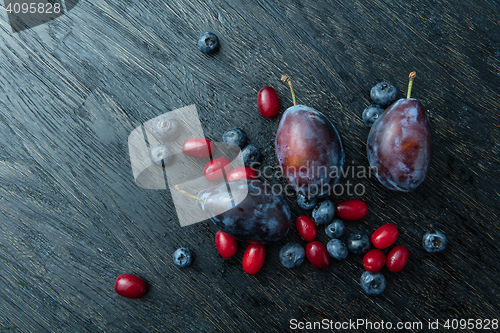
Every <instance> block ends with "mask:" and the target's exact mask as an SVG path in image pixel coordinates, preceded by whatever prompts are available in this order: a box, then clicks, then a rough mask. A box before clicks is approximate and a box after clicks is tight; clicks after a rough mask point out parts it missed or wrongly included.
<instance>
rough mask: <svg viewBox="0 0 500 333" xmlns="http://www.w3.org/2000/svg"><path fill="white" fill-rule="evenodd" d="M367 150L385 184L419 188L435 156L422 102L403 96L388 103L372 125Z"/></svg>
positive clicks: (397, 188) (403, 189) (407, 188)
mask: <svg viewBox="0 0 500 333" xmlns="http://www.w3.org/2000/svg"><path fill="white" fill-rule="evenodd" d="M366 152H367V156H368V161H369V163H370V167H371V168H372V169H373V170H374V171H375V174H376V176H377V178H378V180H379V181H380V183H382V185H384V186H385V187H387V188H388V189H391V190H398V191H403V192H409V191H412V190H414V189H415V188H417V186H419V185H420V184H421V183H422V182H423V181H424V179H425V176H426V174H427V169H428V168H429V163H430V161H431V157H432V135H431V127H430V122H429V118H428V117H427V112H426V110H425V109H424V107H423V106H422V103H420V102H419V101H418V100H416V99H415V98H403V99H400V100H398V101H397V102H395V103H394V104H392V105H391V106H390V107H388V108H387V109H386V110H385V111H384V112H383V113H382V114H381V115H380V116H379V117H378V119H377V120H376V121H375V123H374V124H373V126H372V127H371V129H370V134H369V135H368V141H367V144H366Z"/></svg>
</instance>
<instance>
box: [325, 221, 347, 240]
mask: <svg viewBox="0 0 500 333" xmlns="http://www.w3.org/2000/svg"><path fill="white" fill-rule="evenodd" d="M344 231H345V225H344V222H342V221H341V220H339V219H335V220H333V222H332V223H330V224H329V225H327V226H326V227H325V233H326V235H327V236H328V237H330V238H339V237H341V236H342V235H343V234H344Z"/></svg>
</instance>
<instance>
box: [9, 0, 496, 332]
mask: <svg viewBox="0 0 500 333" xmlns="http://www.w3.org/2000/svg"><path fill="white" fill-rule="evenodd" d="M0 4H2V2H1V1H0ZM0 15H1V16H0V120H1V121H0V128H1V130H0V131H1V133H2V135H1V137H0V208H1V223H0V263H1V267H2V270H1V273H0V295H1V296H0V331H2V332H3V331H5V332H44V331H48V332H59V331H60V332H87V331H88V332H98V331H106V332H220V331H224V332H241V331H248V332H263V331H277V332H283V331H288V330H289V321H290V319H292V318H295V319H298V320H299V321H320V320H322V319H324V318H327V319H329V320H333V321H348V320H349V319H352V320H355V319H358V318H364V319H367V320H371V321H380V320H384V321H391V322H394V323H395V322H398V321H423V322H424V323H426V322H427V321H428V320H429V319H431V320H435V319H442V320H443V319H447V318H450V319H453V318H457V319H461V318H482V319H486V318H489V319H493V318H497V319H500V310H499V309H500V289H499V286H498V281H500V261H499V255H498V253H499V251H500V248H499V246H498V239H499V237H500V227H499V224H498V221H499V211H500V206H499V204H498V202H499V191H498V188H499V187H500V177H499V167H500V162H499V153H500V149H499V147H500V129H499V126H498V124H499V120H500V119H499V118H500V116H499V110H500V80H499V78H500V27H499V25H498V17H499V16H500V5H499V3H498V2H497V1H495V0H478V1H472V2H463V1H457V0H452V1H443V0H436V1H429V0H415V1H411V2H409V1H406V0H389V1H382V0H373V1H361V0H351V1H344V0H319V1H309V0H294V1H289V2H280V1H265V2H264V1H260V0H258V1H234V2H233V1H224V0H220V1H218V0H214V1H197V0H186V1H164V0H151V1H115V0H106V1H104V0H83V1H80V2H79V3H78V5H77V6H76V7H75V8H73V10H71V11H70V12H69V13H68V14H66V15H64V16H62V17H60V18H58V19H57V20H54V21H51V22H49V23H47V24H45V25H41V26H38V27H36V28H33V29H31V30H27V31H23V32H20V33H16V34H14V33H12V32H11V29H10V26H9V23H8V20H7V14H6V12H5V10H4V8H0ZM207 30H208V31H213V32H215V33H217V34H218V35H219V36H220V38H221V50H220V52H219V53H218V54H217V55H216V56H214V57H207V56H205V55H203V54H202V53H201V52H200V51H199V50H198V49H197V47H196V41H197V39H198V37H199V35H201V33H203V32H204V31H207ZM411 70H416V71H417V72H418V77H417V80H416V81H415V85H414V90H413V96H414V97H417V98H418V99H420V100H421V101H422V103H423V104H424V106H425V107H426V108H427V109H428V111H429V114H430V115H431V116H432V118H431V125H432V129H433V134H434V157H433V161H432V163H431V167H430V170H429V174H428V176H427V179H426V180H425V181H424V183H423V184H422V185H421V186H420V187H419V188H418V189H417V190H416V191H414V192H411V193H407V194H400V193H395V192H390V191H388V190H386V189H384V188H382V186H380V185H379V184H378V183H377V182H376V180H375V179H357V178H356V179H355V178H353V177H351V176H349V175H348V176H347V177H346V179H344V180H343V181H342V182H343V183H344V184H345V183H346V182H347V181H350V182H351V183H353V182H354V183H360V184H363V186H365V187H366V194H365V195H364V196H362V199H363V200H365V201H366V202H367V203H368V205H369V207H370V214H369V216H368V217H367V218H366V219H365V220H363V221H359V222H352V223H349V224H348V225H347V229H348V232H352V231H355V230H357V229H364V230H366V231H368V232H371V231H373V230H375V228H376V227H378V226H379V225H381V224H383V223H388V222H393V223H396V224H397V225H398V226H399V227H400V230H401V235H400V240H399V241H398V242H399V244H404V245H406V246H407V247H408V248H409V250H410V261H409V264H408V266H407V267H406V268H405V270H404V271H402V272H401V273H398V274H389V273H387V274H386V278H387V282H388V287H387V290H386V291H385V292H384V293H383V294H382V295H381V296H379V297H368V296H366V295H365V294H364V293H363V292H362V290H361V288H360V287H359V277H360V276H361V274H362V272H363V269H362V264H361V260H360V259H359V258H356V257H355V256H351V257H349V258H348V260H346V261H345V262H342V263H334V264H333V265H332V266H331V267H330V268H329V269H327V270H326V271H317V270H315V269H314V268H313V267H312V266H311V265H309V264H308V263H305V264H303V265H302V266H301V267H300V268H298V269H294V270H287V269H284V268H282V267H281V265H280V264H279V260H278V257H277V255H278V252H279V249H280V248H281V246H282V245H284V244H285V243H286V242H288V241H299V242H300V240H299V236H298V235H297V233H296V231H295V230H292V231H291V232H290V233H289V235H288V236H287V237H286V238H285V239H284V240H282V241H280V242H279V243H277V244H273V245H270V246H268V250H267V253H268V258H267V259H266V263H265V266H264V268H263V270H262V271H261V272H260V273H259V274H257V275H255V276H248V275H246V274H245V273H244V272H243V270H242V268H241V258H242V256H243V251H244V250H243V244H241V245H242V246H240V249H239V251H238V253H237V255H236V256H235V257H234V258H232V259H229V260H223V259H222V258H220V257H219V256H218V254H217V252H216V249H215V246H214V243H213V236H214V234H215V231H216V229H215V226H214V225H212V224H211V223H209V222H207V223H200V224H195V225H192V226H189V227H185V228H181V227H180V225H179V223H178V221H177V218H176V214H175V210H174V207H173V204H172V200H171V198H170V194H169V193H168V192H167V191H151V190H143V189H140V188H138V187H137V186H135V184H134V181H133V176H132V171H131V168H130V165H129V156H128V151H127V137H128V134H129V133H130V132H131V131H132V130H133V129H134V128H136V127H137V126H139V125H140V124H141V123H143V122H145V121H147V120H149V119H151V118H153V117H154V116H156V115H158V114H161V113H164V112H167V111H170V110H174V109H177V108H179V107H183V106H186V105H190V104H196V106H197V108H198V111H199V113H200V116H201V120H202V125H203V127H204V131H205V133H206V135H207V137H208V138H210V139H214V140H219V139H220V137H221V135H222V133H223V132H224V131H225V130H226V129H227V128H228V127H230V126H240V127H242V128H244V129H245V130H246V131H247V133H248V136H249V138H250V141H251V142H252V143H253V144H255V145H257V146H258V147H259V148H261V149H262V152H263V155H264V160H263V162H264V164H265V165H270V166H274V167H276V166H277V161H276V159H275V157H274V148H273V144H272V142H273V140H274V135H275V132H276V129H277V126H278V121H279V119H263V118H262V117H260V115H259V114H258V111H257V108H256V103H255V97H256V95H257V91H258V90H259V89H260V88H261V87H262V86H265V85H271V86H273V87H274V88H275V89H276V90H277V92H278V95H279V97H280V99H281V103H282V111H284V110H285V109H286V108H287V107H288V106H290V105H291V101H290V98H289V92H288V87H287V86H286V85H284V84H282V83H280V82H279V81H278V79H279V77H281V75H282V74H287V75H289V76H290V77H291V78H292V80H293V82H294V86H295V90H296V93H297V99H298V101H299V103H301V104H305V105H309V106H312V107H314V108H316V109H318V110H320V111H322V112H324V113H325V114H327V116H328V117H329V118H330V119H331V120H332V121H333V122H334V124H335V125H336V126H337V128H338V129H339V131H340V133H341V135H342V138H343V141H344V145H345V149H346V161H347V164H346V165H349V166H365V167H366V166H367V160H366V154H365V149H366V148H365V144H366V138H367V135H368V130H367V128H365V127H364V126H363V122H362V119H361V112H362V111H363V109H364V108H365V107H366V106H368V105H369V104H370V100H369V90H370V88H371V87H372V86H373V85H374V84H375V83H377V82H379V81H381V80H387V81H389V82H392V83H393V84H395V85H396V86H397V88H398V89H399V90H400V94H401V96H403V92H404V91H405V90H406V78H407V74H408V73H409V72H410V71H411ZM266 178H267V180H268V181H269V182H271V183H282V182H283V179H280V178H277V177H274V176H269V177H266ZM348 198H350V197H348V196H347V195H343V196H340V197H338V198H334V200H335V201H339V200H343V199H348ZM288 200H289V201H290V203H291V205H292V207H293V209H292V211H293V214H294V217H296V216H299V215H302V214H304V212H303V211H301V210H300V209H299V208H298V207H297V206H296V204H295V203H294V200H295V198H293V197H292V198H288ZM431 226H434V227H436V228H438V229H441V230H442V231H444V232H445V233H446V234H447V235H448V236H449V240H450V245H449V249H447V250H446V252H444V253H442V254H440V255H430V254H427V253H426V252H425V251H423V249H422V247H421V238H422V235H423V234H424V233H425V231H426V230H427V229H429V228H430V227H431ZM319 240H321V241H322V242H324V243H325V242H326V241H327V238H326V235H325V234H324V232H323V231H322V230H320V232H319ZM304 245H305V244H304ZM180 246H187V247H189V248H191V249H192V250H193V251H194V254H195V261H194V263H193V266H192V267H190V268H189V269H184V270H179V269H177V268H176V267H175V266H173V264H172V253H173V252H174V250H175V249H176V248H178V247H180ZM121 273H133V274H137V275H139V276H141V277H143V278H144V279H146V280H147V281H148V283H149V285H150V290H149V293H148V295H147V296H146V297H144V298H143V299H140V300H128V299H124V298H121V297H120V296H118V295H117V294H115V293H114V290H113V283H114V279H115V278H116V276H118V275H119V274H121ZM464 331H465V330H464Z"/></svg>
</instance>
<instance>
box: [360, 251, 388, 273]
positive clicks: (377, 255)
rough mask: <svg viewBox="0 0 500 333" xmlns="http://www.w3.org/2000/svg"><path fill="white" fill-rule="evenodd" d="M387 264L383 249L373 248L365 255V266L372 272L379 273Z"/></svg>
mask: <svg viewBox="0 0 500 333" xmlns="http://www.w3.org/2000/svg"><path fill="white" fill-rule="evenodd" d="M384 265H385V254H384V252H382V250H379V249H372V250H370V251H368V252H366V254H365V256H364V257H363V267H364V268H365V269H366V270H367V271H368V272H370V273H377V272H378V271H380V270H381V269H382V268H383V267H384Z"/></svg>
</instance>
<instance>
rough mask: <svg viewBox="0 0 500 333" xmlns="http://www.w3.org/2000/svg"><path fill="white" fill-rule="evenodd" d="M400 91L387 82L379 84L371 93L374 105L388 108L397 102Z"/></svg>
mask: <svg viewBox="0 0 500 333" xmlns="http://www.w3.org/2000/svg"><path fill="white" fill-rule="evenodd" d="M397 94H398V91H397V89H396V87H394V86H393V85H392V84H390V83H387V82H379V83H377V84H376V85H375V86H374V87H373V88H372V90H371V91H370V97H371V98H372V101H373V103H375V104H378V105H380V106H381V107H386V106H389V105H391V104H392V103H394V102H395V101H396V97H397Z"/></svg>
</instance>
